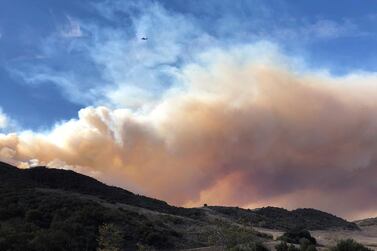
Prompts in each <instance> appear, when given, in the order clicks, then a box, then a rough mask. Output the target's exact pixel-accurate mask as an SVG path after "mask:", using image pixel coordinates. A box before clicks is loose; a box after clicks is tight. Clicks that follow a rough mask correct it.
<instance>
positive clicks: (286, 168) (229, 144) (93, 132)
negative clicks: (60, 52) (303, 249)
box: [0, 48, 377, 217]
mask: <svg viewBox="0 0 377 251" xmlns="http://www.w3.org/2000/svg"><path fill="white" fill-rule="evenodd" d="M250 51H252V53H251V52H250ZM200 62H201V63H198V64H192V65H188V66H186V67H184V69H183V70H182V72H181V73H180V79H181V81H182V83H183V87H181V88H174V89H172V90H170V91H169V92H168V93H167V94H166V95H165V96H164V97H163V98H162V99H161V100H160V101H159V102H157V104H156V105H155V106H154V107H153V109H152V110H151V111H148V112H144V113H136V112H132V111H130V110H127V109H110V108H106V107H88V108H85V109H82V110H81V111H80V112H79V118H78V119H74V120H71V121H67V122H64V123H61V124H58V125H56V127H55V128H54V129H53V130H51V132H48V133H33V132H22V133H18V134H7V135H5V134H3V135H0V158H1V159H2V160H6V161H9V162H12V163H16V164H18V165H19V166H22V167H25V166H30V165H36V164H45V165H49V166H52V167H59V168H71V169H75V170H78V171H80V172H83V173H85V174H89V175H91V176H94V177H97V178H99V179H100V180H103V181H105V182H107V183H111V184H117V185H120V186H122V187H125V188H128V189H131V190H132V191H136V192H139V193H143V194H146V195H149V196H154V197H158V198H161V199H164V200H167V201H168V202H170V203H174V204H177V205H186V206H195V205H201V204H202V203H209V204H226V205H238V206H249V207H254V206H263V205H278V206H285V207H288V208H294V207H315V208H320V209H324V210H328V211H331V212H334V213H337V214H340V215H342V216H346V217H358V216H359V215H362V214H364V213H371V212H374V210H377V202H376V201H375V200H374V197H375V193H376V192H377V183H376V181H375V177H376V174H377V168H376V164H377V160H376V156H377V154H376V151H377V117H376V115H375V112H376V110H377V102H376V100H377V76H376V75H374V74H370V73H359V74H353V75H347V76H343V77H334V76H331V75H329V74H326V73H323V72H309V71H305V70H292V68H293V67H292V66H293V64H292V63H291V64H289V63H288V64H286V63H287V61H285V60H284V59H283V57H282V56H279V55H275V56H271V55H268V56H265V57H262V56H261V55H259V56H256V54H255V50H253V49H250V48H243V49H240V48H238V49H237V50H229V51H227V52H224V51H217V52H212V53H207V55H206V56H203V57H202V58H201V61H200ZM284 64H285V66H283V65H284Z"/></svg>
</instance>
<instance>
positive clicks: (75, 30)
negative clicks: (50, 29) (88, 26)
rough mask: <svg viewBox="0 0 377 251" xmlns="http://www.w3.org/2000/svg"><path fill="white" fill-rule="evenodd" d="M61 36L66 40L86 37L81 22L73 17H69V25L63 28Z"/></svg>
mask: <svg viewBox="0 0 377 251" xmlns="http://www.w3.org/2000/svg"><path fill="white" fill-rule="evenodd" d="M60 35H61V36H62V37H65V38H80V37H83V36H84V32H83V31H82V30H81V25H80V22H79V21H78V20H76V19H74V18H73V17H71V16H67V24H65V25H64V26H63V28H62V29H61V31H60Z"/></svg>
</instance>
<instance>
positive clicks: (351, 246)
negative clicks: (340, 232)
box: [329, 239, 372, 251]
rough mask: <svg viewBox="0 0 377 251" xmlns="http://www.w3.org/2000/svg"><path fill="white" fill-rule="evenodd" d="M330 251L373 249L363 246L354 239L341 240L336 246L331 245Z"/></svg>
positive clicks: (366, 250)
mask: <svg viewBox="0 0 377 251" xmlns="http://www.w3.org/2000/svg"><path fill="white" fill-rule="evenodd" d="M329 250H330V251H372V250H371V249H369V248H367V247H365V246H363V245H362V244H360V243H358V242H356V241H354V240H352V239H347V240H341V241H339V242H338V243H337V244H336V246H334V247H331V248H330V249H329Z"/></svg>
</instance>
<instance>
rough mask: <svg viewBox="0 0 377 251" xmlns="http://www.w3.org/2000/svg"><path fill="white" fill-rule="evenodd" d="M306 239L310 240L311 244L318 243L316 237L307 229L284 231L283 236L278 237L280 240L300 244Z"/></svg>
mask: <svg viewBox="0 0 377 251" xmlns="http://www.w3.org/2000/svg"><path fill="white" fill-rule="evenodd" d="M303 239H306V240H308V241H309V243H310V244H312V245H316V244H317V241H316V239H315V238H314V237H312V236H311V235H310V233H309V231H307V230H291V231H288V232H286V233H284V234H283V235H282V236H280V237H279V238H278V240H282V241H285V242H288V243H294V244H300V240H301V241H302V240H303Z"/></svg>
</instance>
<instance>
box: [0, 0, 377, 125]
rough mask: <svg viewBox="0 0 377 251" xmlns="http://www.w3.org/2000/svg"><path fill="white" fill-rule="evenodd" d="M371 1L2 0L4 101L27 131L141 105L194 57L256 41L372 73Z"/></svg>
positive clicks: (374, 19)
mask: <svg viewBox="0 0 377 251" xmlns="http://www.w3.org/2000/svg"><path fill="white" fill-rule="evenodd" d="M375 3H376V2H375V1H374V0H365V1H298V0H295V1H268V2H267V1H257V0H255V1H241V0H240V1H218V0H209V1H199V0H198V1H196V0H193V1H183V0H176V1H170V0H166V1H165V0H161V1H135V2H132V1H104V0H103V1H100V0H98V1H90V0H84V1H75V0H67V1H60V0H59V1H58V0H53V1H51V0H33V1H29V0H1V1H0V34H1V37H0V88H1V91H0V107H1V108H2V112H3V113H5V114H7V116H8V117H9V118H10V119H12V120H13V121H14V123H15V124H17V128H23V129H33V130H45V129H47V128H49V127H51V126H52V125H53V124H55V123H56V122H59V121H62V120H68V119H71V118H75V117H76V116H77V112H78V111H79V110H80V109H81V108H83V107H87V106H98V105H107V106H110V107H117V108H130V109H134V110H135V109H136V110H137V109H143V106H144V104H145V103H147V102H149V101H150V100H155V99H158V98H159V97H160V96H161V95H163V94H164V92H165V91H166V90H167V89H169V88H171V86H174V85H177V84H178V85H179V80H178V79H177V77H176V75H175V72H176V71H177V69H180V67H181V66H182V65H187V64H189V63H191V62H192V61H194V60H195V55H197V54H199V53H201V52H203V51H205V50H209V49H211V48H214V47H222V48H227V47H230V46H233V45H235V44H236V45H244V44H245V45H247V44H252V43H255V42H258V41H268V42H271V43H273V44H274V45H276V46H277V47H279V49H280V50H282V51H283V52H284V53H285V54H286V55H289V56H292V57H299V58H301V59H302V60H303V61H304V62H305V65H306V66H307V67H310V68H314V69H325V70H328V71H329V72H331V73H332V74H334V75H342V74H347V73H349V72H351V71H371V72H374V71H377V56H376V55H377V47H376V46H375V44H376V42H377V26H376V23H377V5H376V4H375ZM142 36H147V37H149V40H148V41H145V42H144V41H141V40H140V37H142Z"/></svg>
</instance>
